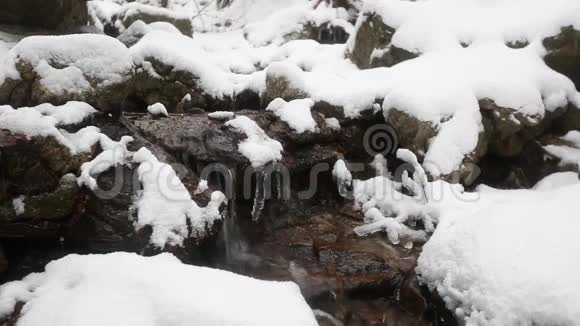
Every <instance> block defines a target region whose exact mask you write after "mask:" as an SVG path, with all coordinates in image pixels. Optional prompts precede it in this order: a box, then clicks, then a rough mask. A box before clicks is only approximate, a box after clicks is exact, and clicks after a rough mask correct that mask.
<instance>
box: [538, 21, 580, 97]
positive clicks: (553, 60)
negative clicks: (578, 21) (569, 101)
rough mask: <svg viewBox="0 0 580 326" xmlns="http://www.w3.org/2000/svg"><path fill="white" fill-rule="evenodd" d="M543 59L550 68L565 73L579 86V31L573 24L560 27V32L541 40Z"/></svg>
mask: <svg viewBox="0 0 580 326" xmlns="http://www.w3.org/2000/svg"><path fill="white" fill-rule="evenodd" d="M543 44H544V47H545V48H546V51H547V53H546V55H545V56H544V61H545V62H546V64H547V65H548V66H550V68H552V69H554V70H556V71H558V72H560V73H562V74H564V75H566V76H567V77H568V78H570V79H571V80H572V81H573V82H574V83H575V84H576V87H577V88H578V87H579V86H580V64H578V62H580V31H578V30H576V29H574V27H573V26H566V27H562V28H561V30H560V33H558V34H556V35H554V36H551V37H548V38H546V39H544V41H543Z"/></svg>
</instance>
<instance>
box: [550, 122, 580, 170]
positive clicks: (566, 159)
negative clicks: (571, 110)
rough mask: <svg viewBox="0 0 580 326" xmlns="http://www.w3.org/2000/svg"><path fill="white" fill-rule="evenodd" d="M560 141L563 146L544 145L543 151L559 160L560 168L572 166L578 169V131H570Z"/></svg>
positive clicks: (579, 166) (579, 165)
mask: <svg viewBox="0 0 580 326" xmlns="http://www.w3.org/2000/svg"><path fill="white" fill-rule="evenodd" d="M560 139H561V140H562V141H563V142H564V143H565V144H562V145H546V146H544V150H546V152H548V153H549V154H550V155H553V156H555V157H557V158H558V159H560V162H559V164H560V165H561V166H565V165H573V166H577V167H578V168H580V131H577V130H572V131H570V132H568V133H567V134H566V135H564V136H562V137H561V138H560Z"/></svg>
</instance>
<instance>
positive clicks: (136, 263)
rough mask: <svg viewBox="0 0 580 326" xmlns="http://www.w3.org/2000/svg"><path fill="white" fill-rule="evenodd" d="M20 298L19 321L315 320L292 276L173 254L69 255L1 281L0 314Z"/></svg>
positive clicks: (224, 324) (236, 323) (113, 325)
mask: <svg viewBox="0 0 580 326" xmlns="http://www.w3.org/2000/svg"><path fill="white" fill-rule="evenodd" d="M249 294H251V295H249ZM20 301H22V302H25V303H26V304H25V306H24V308H23V310H22V316H21V317H20V319H19V321H18V325H19V326H38V325H45V326H62V325H84V326H97V325H109V326H127V325H148V326H166V325H204V326H218V325H220V326H271V325H278V326H297V325H300V326H316V325H318V324H317V322H316V320H315V318H314V314H313V313H312V311H311V310H310V308H309V307H308V305H307V304H306V302H305V300H304V298H303V297H302V296H301V294H300V290H299V288H298V286H297V285H296V284H294V283H291V282H268V281H261V280H257V279H253V278H249V277H245V276H241V275H237V274H234V273H230V272H226V271H221V270H217V269H210V268H205V267H197V266H190V265H184V264H182V263H181V262H179V261H178V260H177V258H175V257H174V256H172V255H170V254H161V255H158V256H155V257H141V256H138V255H136V254H130V253H120V252H119V253H112V254H108V255H88V256H79V255H69V256H66V257H64V258H62V259H60V260H57V261H53V262H51V263H50V264H48V265H47V266H46V268H45V271H44V272H43V273H37V274H30V275H29V276H27V277H26V278H24V279H23V280H22V281H16V282H11V283H7V284H4V285H3V286H2V287H0V318H2V317H6V316H7V315H8V314H9V313H10V312H11V311H12V310H13V309H14V305H15V304H16V303H17V302H20ZM63 302H66V303H67V305H66V307H63V305H62V303H63Z"/></svg>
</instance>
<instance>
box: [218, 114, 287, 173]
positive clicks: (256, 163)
mask: <svg viewBox="0 0 580 326" xmlns="http://www.w3.org/2000/svg"><path fill="white" fill-rule="evenodd" d="M226 126H229V127H232V128H234V129H235V130H237V131H239V132H241V133H244V134H245V135H246V137H247V138H246V139H245V140H243V141H242V142H240V143H239V144H238V151H239V152H240V153H241V154H242V155H244V156H245V157H246V158H247V159H248V160H249V161H250V162H251V163H252V166H253V167H255V168H257V167H261V166H264V165H266V164H267V163H270V162H276V161H279V160H281V159H282V150H283V148H282V144H280V142H278V141H277V140H274V139H272V138H270V137H268V135H266V133H265V132H264V130H263V129H262V128H260V126H258V124H257V123H256V122H255V121H254V120H252V119H250V118H248V117H246V116H238V117H236V118H234V119H232V120H229V121H228V122H226Z"/></svg>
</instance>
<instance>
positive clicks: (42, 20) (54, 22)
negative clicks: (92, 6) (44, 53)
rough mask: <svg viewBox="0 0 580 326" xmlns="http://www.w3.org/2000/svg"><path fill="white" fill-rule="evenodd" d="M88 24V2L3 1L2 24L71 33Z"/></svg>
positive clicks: (0, 18)
mask: <svg viewBox="0 0 580 326" xmlns="http://www.w3.org/2000/svg"><path fill="white" fill-rule="evenodd" d="M87 22H88V12H87V1H86V0H3V1H1V2H0V24H7V25H20V26H29V27H34V28H47V29H52V30H59V31H70V30H73V29H76V28H78V27H81V26H85V25H86V24H87Z"/></svg>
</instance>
